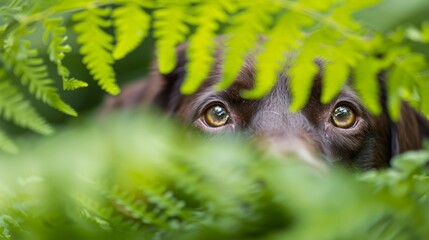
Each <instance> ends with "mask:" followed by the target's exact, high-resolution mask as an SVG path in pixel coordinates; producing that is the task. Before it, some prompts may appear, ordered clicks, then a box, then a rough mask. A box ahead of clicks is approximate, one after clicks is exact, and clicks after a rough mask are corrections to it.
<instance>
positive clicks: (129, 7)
mask: <svg viewBox="0 0 429 240" xmlns="http://www.w3.org/2000/svg"><path fill="white" fill-rule="evenodd" d="M112 16H113V18H114V20H115V21H114V25H115V35H116V39H117V44H116V46H115V48H114V49H113V57H114V58H115V59H121V58H123V57H125V56H126V55H127V54H128V53H130V52H131V51H133V50H134V49H135V48H136V47H137V46H138V45H139V44H140V43H141V42H142V41H143V39H144V38H145V37H146V35H147V34H148V31H149V27H150V15H149V14H147V13H146V12H145V11H144V10H143V9H142V8H141V7H140V6H139V5H137V4H136V3H132V2H130V3H127V4H124V5H122V6H121V7H118V8H116V9H115V10H114V11H113V14H112Z"/></svg>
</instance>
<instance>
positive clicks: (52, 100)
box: [4, 29, 77, 116]
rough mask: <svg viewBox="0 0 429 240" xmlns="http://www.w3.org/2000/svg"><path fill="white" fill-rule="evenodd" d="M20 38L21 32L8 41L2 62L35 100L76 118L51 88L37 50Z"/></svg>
mask: <svg viewBox="0 0 429 240" xmlns="http://www.w3.org/2000/svg"><path fill="white" fill-rule="evenodd" d="M19 30H22V29H19ZM22 37H23V34H22V32H20V31H16V32H15V35H12V36H11V37H10V38H9V39H8V41H9V43H10V44H11V45H10V47H9V48H7V51H6V53H5V57H4V60H5V61H7V63H8V64H9V65H10V66H13V71H14V73H15V75H16V76H18V77H19V78H20V79H21V83H22V84H23V85H24V86H28V88H29V91H30V93H31V94H33V95H34V96H35V97H36V98H37V99H40V100H42V101H43V102H45V103H47V104H48V105H49V106H51V107H53V108H56V109H58V110H59V111H61V112H64V113H66V114H68V115H71V116H77V113H76V111H75V110H74V109H73V108H72V107H70V106H69V105H68V104H66V103H65V102H64V101H63V100H62V99H61V97H60V95H59V93H58V89H57V88H56V87H54V86H52V83H53V81H52V79H50V78H49V77H48V71H47V66H46V64H45V63H44V61H43V59H42V58H40V57H39V56H38V52H37V50H36V49H32V48H31V47H30V41H28V40H25V39H22Z"/></svg>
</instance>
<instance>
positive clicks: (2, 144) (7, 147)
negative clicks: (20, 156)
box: [0, 86, 19, 153]
mask: <svg viewBox="0 0 429 240" xmlns="http://www.w3.org/2000/svg"><path fill="white" fill-rule="evenodd" d="M0 88H1V86H0ZM0 149H1V150H3V151H5V152H8V153H18V152H19V149H18V146H16V144H15V143H14V142H13V141H12V140H11V139H10V138H9V137H8V136H7V135H6V133H5V132H4V131H3V130H2V129H1V128H0Z"/></svg>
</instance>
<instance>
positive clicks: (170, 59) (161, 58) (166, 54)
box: [153, 1, 189, 74]
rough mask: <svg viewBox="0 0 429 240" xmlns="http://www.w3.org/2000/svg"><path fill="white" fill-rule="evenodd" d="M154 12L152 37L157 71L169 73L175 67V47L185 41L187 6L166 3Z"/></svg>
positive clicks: (187, 30)
mask: <svg viewBox="0 0 429 240" xmlns="http://www.w3.org/2000/svg"><path fill="white" fill-rule="evenodd" d="M167 3H168V4H165V6H163V7H162V8H160V9H158V10H156V11H155V12H154V18H155V22H154V33H153V35H154V37H155V38H156V42H155V45H156V53H157V57H158V65H159V71H160V72H161V73H164V74H166V73H169V72H171V71H173V69H174V68H175V67H176V49H175V47H176V46H177V45H178V44H179V43H181V42H183V41H184V40H185V37H186V34H187V33H188V32H189V27H188V26H187V25H186V22H187V21H188V20H189V19H188V12H187V10H188V9H189V6H188V5H187V3H186V2H185V3H174V2H173V1H167Z"/></svg>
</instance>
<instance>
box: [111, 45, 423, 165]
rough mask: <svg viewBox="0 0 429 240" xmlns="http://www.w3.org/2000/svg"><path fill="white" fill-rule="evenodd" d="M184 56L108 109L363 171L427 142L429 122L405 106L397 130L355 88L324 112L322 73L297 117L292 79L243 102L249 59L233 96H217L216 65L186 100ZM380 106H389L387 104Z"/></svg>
mask: <svg viewBox="0 0 429 240" xmlns="http://www.w3.org/2000/svg"><path fill="white" fill-rule="evenodd" d="M178 56H179V59H178V60H179V61H178V66H177V68H176V69H175V71H174V72H172V73H171V74H168V75H165V76H164V75H161V74H159V73H158V72H157V71H154V72H153V73H152V76H151V77H150V79H148V80H144V81H143V82H138V83H135V84H133V85H132V86H130V87H127V88H126V89H125V90H124V91H123V93H122V94H121V95H120V96H119V97H116V98H112V99H109V100H108V101H107V105H108V108H112V107H121V106H127V105H137V104H139V103H143V102H144V103H147V102H151V103H153V104H156V105H158V106H159V107H161V108H163V109H164V110H165V111H166V112H168V113H170V114H174V115H176V116H178V117H179V118H180V119H182V120H184V121H185V122H188V123H191V124H192V125H194V126H196V127H197V128H199V129H201V130H202V131H205V132H208V133H211V134H215V133H222V132H240V133H241V134H245V135H248V136H249V137H250V138H252V139H256V141H255V142H256V143H257V144H259V145H264V146H265V147H268V148H273V149H275V150H276V151H279V150H280V152H291V151H292V152H300V151H301V150H299V149H305V152H309V153H310V155H318V156H321V157H323V158H325V159H329V161H330V162H341V163H344V164H346V165H349V166H351V167H354V168H359V169H371V168H380V167H385V166H388V164H389V159H390V158H391V157H392V156H393V155H395V154H397V153H399V152H403V151H406V150H411V149H418V148H420V147H421V141H422V138H423V137H425V136H429V124H428V123H427V121H426V120H425V119H423V117H421V116H420V115H419V114H417V113H416V112H415V111H414V110H412V109H411V108H409V107H408V106H407V105H404V106H403V109H402V117H403V118H402V120H401V121H400V122H399V123H392V122H391V121H390V119H389V117H388V116H387V114H381V115H379V116H374V115H371V114H370V113H369V112H368V111H367V109H366V108H365V107H364V106H363V105H362V103H361V101H360V100H359V98H358V96H357V95H356V93H355V92H354V91H353V90H352V88H350V87H345V88H344V89H343V90H342V92H341V93H340V94H339V95H338V96H337V97H336V98H335V99H334V100H333V101H332V102H331V103H329V104H321V103H320V92H321V84H322V82H323V70H321V71H320V73H319V75H318V76H317V77H316V79H315V83H314V86H313V89H312V92H311V96H310V99H309V101H308V103H307V105H306V106H305V107H304V108H303V109H302V110H301V111H299V112H295V113H292V112H290V111H289V106H290V104H291V97H290V90H289V82H288V77H287V72H286V73H285V74H281V75H279V76H278V81H277V84H276V85H275V87H274V88H273V89H272V91H271V92H270V93H269V94H268V95H266V96H265V97H263V98H261V99H258V100H247V99H243V98H241V97H240V91H241V90H244V89H251V88H252V87H253V83H254V75H255V74H254V73H255V67H254V64H253V60H252V59H251V58H249V59H248V61H247V62H246V64H245V66H244V67H243V69H242V71H241V73H240V75H239V76H238V78H237V79H236V81H235V83H234V84H233V85H232V86H231V87H230V88H229V89H227V90H225V91H219V92H217V91H214V90H213V86H214V85H215V84H216V83H217V82H218V81H219V79H220V78H221V67H220V66H221V65H222V62H221V60H219V59H218V60H217V63H216V64H215V65H214V67H213V70H212V72H211V74H210V76H209V77H208V78H207V80H206V81H205V82H204V83H203V85H202V86H201V87H200V88H199V90H198V91H197V92H196V93H195V94H192V95H187V96H185V95H182V94H180V91H179V88H180V85H181V83H182V82H183V79H184V76H185V74H186V73H185V67H184V65H185V62H186V61H185V54H184V47H182V48H181V49H180V48H179V54H178ZM380 98H381V100H382V101H383V96H381V97H380ZM300 155H306V154H300ZM304 158H305V156H304ZM311 161H313V160H311Z"/></svg>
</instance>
